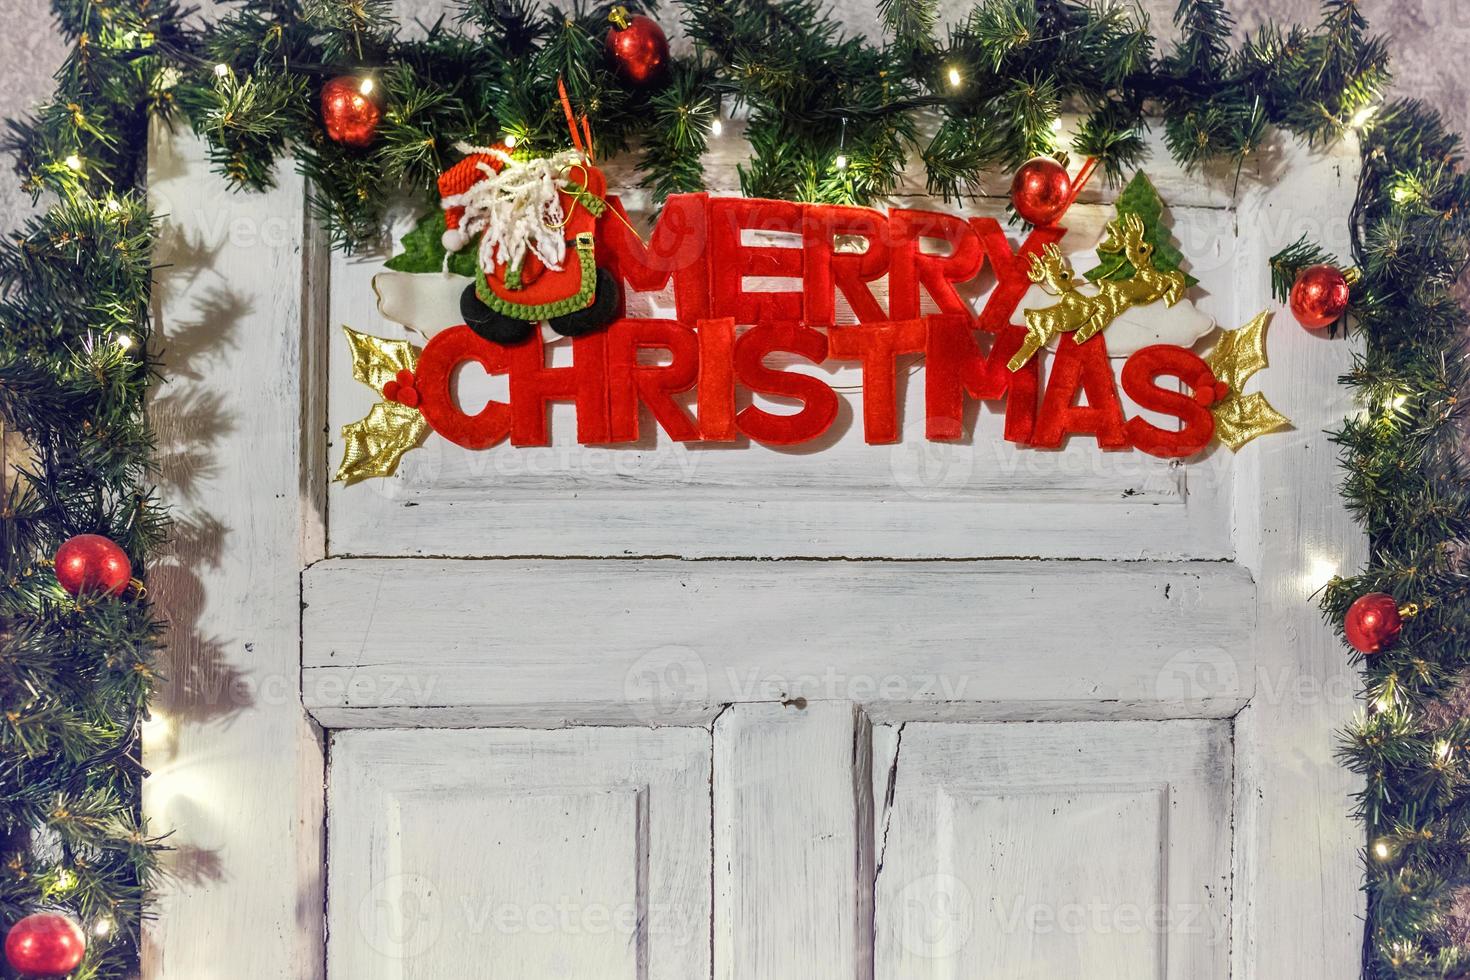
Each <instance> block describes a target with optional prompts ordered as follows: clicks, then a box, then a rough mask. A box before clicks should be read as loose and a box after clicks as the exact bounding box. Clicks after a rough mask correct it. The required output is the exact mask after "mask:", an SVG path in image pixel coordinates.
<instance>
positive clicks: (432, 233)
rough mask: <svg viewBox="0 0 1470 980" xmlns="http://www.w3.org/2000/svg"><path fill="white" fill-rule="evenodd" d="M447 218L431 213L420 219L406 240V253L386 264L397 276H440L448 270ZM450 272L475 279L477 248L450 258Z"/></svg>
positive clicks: (459, 252)
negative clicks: (404, 274)
mask: <svg viewBox="0 0 1470 980" xmlns="http://www.w3.org/2000/svg"><path fill="white" fill-rule="evenodd" d="M443 233H444V214H443V212H441V211H437V210H434V211H430V212H429V213H428V214H426V215H424V216H423V218H421V219H419V223H418V224H416V225H414V227H413V230H412V231H410V232H409V233H408V234H406V235H404V236H403V240H402V241H403V250H402V251H400V252H399V253H398V254H397V255H395V256H393V257H392V258H391V259H389V260H388V261H387V262H386V263H385V264H386V265H387V267H388V268H390V269H392V270H394V271H395V272H441V271H443V270H444V269H445V265H444V257H445V256H446V255H449V253H448V251H447V250H446V249H445V248H444V242H443V240H442V236H443ZM448 269H449V271H450V272H453V273H456V274H458V275H461V276H469V277H470V278H474V276H475V245H474V243H473V242H472V243H470V244H469V245H467V246H465V247H464V248H462V249H460V250H459V251H458V252H455V253H454V254H453V255H449V265H448Z"/></svg>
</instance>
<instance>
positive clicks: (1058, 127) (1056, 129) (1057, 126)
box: [1051, 116, 1062, 133]
mask: <svg viewBox="0 0 1470 980" xmlns="http://www.w3.org/2000/svg"><path fill="white" fill-rule="evenodd" d="M1051 131H1052V132H1053V133H1060V132H1061V131H1062V117H1061V116H1057V117H1056V118H1055V119H1053V120H1052V121H1051Z"/></svg>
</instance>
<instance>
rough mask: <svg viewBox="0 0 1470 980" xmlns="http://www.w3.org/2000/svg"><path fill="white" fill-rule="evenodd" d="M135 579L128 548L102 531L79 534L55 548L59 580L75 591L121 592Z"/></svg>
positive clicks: (64, 587) (120, 593)
mask: <svg viewBox="0 0 1470 980" xmlns="http://www.w3.org/2000/svg"><path fill="white" fill-rule="evenodd" d="M132 579H133V563H132V562H130V561H128V555H127V552H125V551H123V550H122V549H121V548H119V547H118V546H117V544H116V543H114V542H112V541H110V540H108V539H107V538H104V537H103V536H102V535H100V534H78V535H77V536H76V537H74V538H68V539H67V541H66V543H65V544H63V545H62V546H61V547H60V548H57V549H56V581H58V582H60V583H61V587H62V588H63V589H65V590H66V591H68V592H70V593H71V594H72V595H80V594H81V593H83V592H110V593H112V594H113V595H122V594H123V591H124V590H125V589H127V587H128V583H129V582H130V581H132Z"/></svg>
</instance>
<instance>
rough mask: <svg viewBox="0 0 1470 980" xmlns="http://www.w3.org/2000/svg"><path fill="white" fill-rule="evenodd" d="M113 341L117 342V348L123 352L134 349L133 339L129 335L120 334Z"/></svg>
mask: <svg viewBox="0 0 1470 980" xmlns="http://www.w3.org/2000/svg"><path fill="white" fill-rule="evenodd" d="M112 339H113V340H114V341H116V343H117V346H118V347H119V348H120V349H122V350H132V349H133V338H132V337H130V336H129V335H128V334H125V333H119V334H116V335H115V336H114V337H113V338H112Z"/></svg>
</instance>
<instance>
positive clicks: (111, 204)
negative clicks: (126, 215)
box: [107, 197, 122, 214]
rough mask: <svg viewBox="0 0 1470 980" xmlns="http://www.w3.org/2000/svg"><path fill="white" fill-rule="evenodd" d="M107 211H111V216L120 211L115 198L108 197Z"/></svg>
mask: <svg viewBox="0 0 1470 980" xmlns="http://www.w3.org/2000/svg"><path fill="white" fill-rule="evenodd" d="M107 210H109V211H111V212H112V213H113V214H117V213H118V212H119V211H121V210H122V205H121V204H119V203H118V200H117V198H115V197H109V198H108V199H107Z"/></svg>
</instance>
